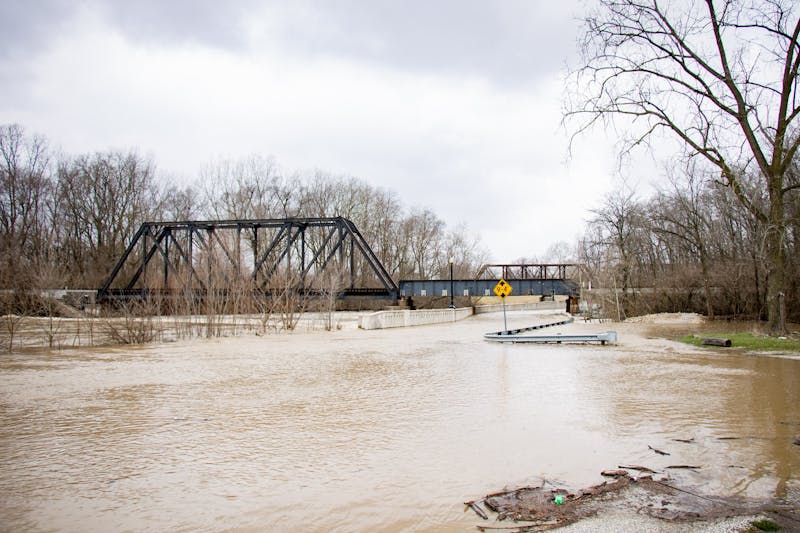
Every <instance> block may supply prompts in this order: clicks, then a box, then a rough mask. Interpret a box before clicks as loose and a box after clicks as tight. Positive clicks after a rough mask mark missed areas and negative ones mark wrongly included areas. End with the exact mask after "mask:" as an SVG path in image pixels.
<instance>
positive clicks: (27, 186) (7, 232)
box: [0, 124, 53, 288]
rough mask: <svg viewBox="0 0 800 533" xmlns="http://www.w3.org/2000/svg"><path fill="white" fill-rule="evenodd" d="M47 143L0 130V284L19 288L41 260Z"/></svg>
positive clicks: (47, 204)
mask: <svg viewBox="0 0 800 533" xmlns="http://www.w3.org/2000/svg"><path fill="white" fill-rule="evenodd" d="M50 174H51V168H50V154H49V151H48V149H47V141H46V140H45V139H44V138H43V137H39V136H36V135H33V136H29V135H26V134H25V130H24V129H23V128H22V126H20V125H18V124H11V125H5V126H0V257H1V258H2V267H1V268H0V285H2V286H3V287H5V288H14V287H19V286H20V285H25V284H27V283H29V282H30V281H31V279H32V278H31V276H32V275H33V274H34V273H35V271H36V270H37V269H38V268H39V266H40V264H41V263H42V262H43V261H45V260H46V257H45V256H46V254H47V251H48V248H49V245H50V239H49V234H50V227H51V226H50V221H49V212H50V208H51V205H52V203H51V202H52V194H53V187H52V179H51V175H50Z"/></svg>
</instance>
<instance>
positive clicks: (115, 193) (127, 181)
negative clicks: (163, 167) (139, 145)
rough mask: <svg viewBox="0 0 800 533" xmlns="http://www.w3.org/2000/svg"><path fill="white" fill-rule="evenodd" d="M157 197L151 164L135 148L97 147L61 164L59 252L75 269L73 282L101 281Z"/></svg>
mask: <svg viewBox="0 0 800 533" xmlns="http://www.w3.org/2000/svg"><path fill="white" fill-rule="evenodd" d="M158 196H159V191H158V186H157V184H156V181H155V165H154V164H153V162H152V161H150V160H149V159H145V158H143V157H141V156H139V155H138V154H137V153H136V152H134V151H130V152H118V151H111V152H104V153H100V152H98V153H95V154H91V155H81V156H77V157H74V158H67V159H64V160H63V161H61V162H60V163H59V165H58V184H57V205H58V216H59V220H60V224H59V226H60V230H61V232H62V234H61V236H60V239H61V241H62V243H63V247H62V250H61V252H62V254H63V256H64V259H65V260H66V261H68V262H69V263H71V264H72V265H74V268H75V269H76V270H77V272H76V273H75V275H74V276H73V277H74V279H73V282H75V283H79V284H81V285H83V286H88V287H97V286H99V284H100V283H101V282H102V280H103V279H104V278H105V276H106V275H108V273H109V272H110V271H111V268H112V267H113V265H114V263H116V261H117V260H118V259H119V257H120V256H121V255H122V252H123V251H124V249H125V246H126V245H127V240H128V239H130V238H132V236H133V235H134V233H135V232H136V230H137V229H138V227H139V225H140V224H141V223H142V222H144V221H145V220H146V219H148V218H150V217H151V215H152V214H153V209H154V204H155V199H156V198H158Z"/></svg>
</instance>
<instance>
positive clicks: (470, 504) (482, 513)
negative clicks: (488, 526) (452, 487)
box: [465, 501, 489, 520]
mask: <svg viewBox="0 0 800 533" xmlns="http://www.w3.org/2000/svg"><path fill="white" fill-rule="evenodd" d="M465 505H467V506H468V507H469V508H470V509H472V510H473V511H475V514H476V515H478V516H480V517H481V518H483V519H484V520H488V519H489V515H487V514H486V511H484V510H483V508H482V507H481V506H480V505H479V504H478V502H474V501H473V502H465Z"/></svg>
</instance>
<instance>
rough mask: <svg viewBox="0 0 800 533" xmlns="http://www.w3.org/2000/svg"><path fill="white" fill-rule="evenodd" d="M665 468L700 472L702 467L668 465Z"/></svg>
mask: <svg viewBox="0 0 800 533" xmlns="http://www.w3.org/2000/svg"><path fill="white" fill-rule="evenodd" d="M667 468H686V469H689V470H700V469H701V468H702V467H700V466H694V465H670V466H668V467H667Z"/></svg>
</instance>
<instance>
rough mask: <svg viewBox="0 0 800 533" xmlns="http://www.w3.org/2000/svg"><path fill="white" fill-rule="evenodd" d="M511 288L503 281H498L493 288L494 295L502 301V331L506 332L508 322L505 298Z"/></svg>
mask: <svg viewBox="0 0 800 533" xmlns="http://www.w3.org/2000/svg"><path fill="white" fill-rule="evenodd" d="M511 290H512V287H511V285H509V284H508V282H507V281H506V280H504V279H502V278H501V279H500V281H498V282H497V285H495V286H494V293H495V294H496V295H498V296H499V297H500V299H501V300H503V328H504V329H503V331H508V320H507V318H506V296H508V295H509V294H511Z"/></svg>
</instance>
